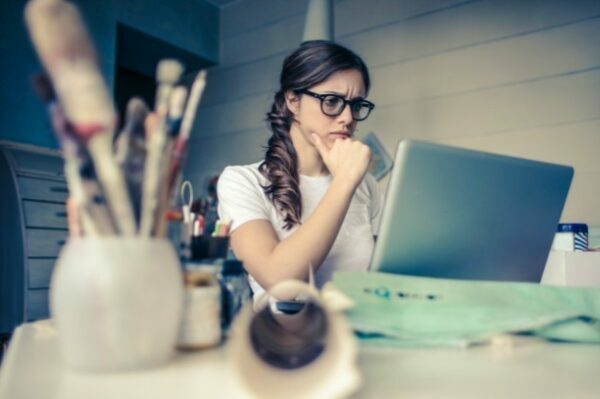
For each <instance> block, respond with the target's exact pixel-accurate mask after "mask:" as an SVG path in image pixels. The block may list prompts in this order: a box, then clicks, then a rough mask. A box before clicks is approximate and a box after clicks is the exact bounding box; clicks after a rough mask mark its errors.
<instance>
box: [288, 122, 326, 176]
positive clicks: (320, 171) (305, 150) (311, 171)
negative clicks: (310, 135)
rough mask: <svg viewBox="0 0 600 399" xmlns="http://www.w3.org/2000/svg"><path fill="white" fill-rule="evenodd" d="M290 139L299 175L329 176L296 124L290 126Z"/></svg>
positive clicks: (312, 146)
mask: <svg viewBox="0 0 600 399" xmlns="http://www.w3.org/2000/svg"><path fill="white" fill-rule="evenodd" d="M290 137H291V139H292V144H293V145H294V149H295V150H296V155H297V157H298V174H299V175H304V176H325V175H328V174H329V171H328V170H327V167H326V166H325V164H324V163H323V160H322V159H321V156H320V155H319V153H318V152H317V149H316V148H315V147H314V145H313V144H312V143H309V142H308V141H307V139H306V137H305V136H304V134H303V133H302V131H301V130H300V128H299V127H298V125H297V124H296V123H292V126H290Z"/></svg>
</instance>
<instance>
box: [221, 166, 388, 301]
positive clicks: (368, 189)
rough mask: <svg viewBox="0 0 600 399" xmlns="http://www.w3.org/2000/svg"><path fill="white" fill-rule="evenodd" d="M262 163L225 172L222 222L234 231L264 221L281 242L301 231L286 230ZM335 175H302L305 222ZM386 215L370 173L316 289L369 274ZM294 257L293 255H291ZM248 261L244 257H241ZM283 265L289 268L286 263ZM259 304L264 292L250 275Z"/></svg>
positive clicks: (321, 268) (323, 266)
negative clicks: (347, 275)
mask: <svg viewBox="0 0 600 399" xmlns="http://www.w3.org/2000/svg"><path fill="white" fill-rule="evenodd" d="M259 165H260V162H257V163H254V164H250V165H243V166H229V167H227V168H225V170H224V171H223V173H222V174H221V176H220V177H219V182H218V185H217V195H218V199H219V207H218V212H219V218H220V219H225V220H230V221H231V230H230V231H231V232H233V231H234V230H235V229H237V228H238V227H240V226H241V225H243V224H244V223H246V222H249V221H251V220H257V219H264V220H268V221H269V222H271V224H272V225H273V228H274V229H275V232H276V233H277V237H278V238H279V240H284V239H285V238H287V237H289V236H290V235H291V234H292V233H293V232H294V231H295V230H296V229H297V228H298V225H296V226H294V227H293V228H292V229H290V230H284V228H283V226H284V222H283V218H282V217H281V215H280V214H279V213H278V212H277V210H276V208H275V206H274V205H273V203H272V202H271V201H270V200H269V198H268V197H267V196H266V195H265V193H264V191H263V188H262V187H261V186H265V185H267V184H269V181H268V180H267V179H266V178H265V177H264V176H263V175H262V174H261V173H260V171H259V170H258V166H259ZM331 179H332V177H331V176H322V177H311V176H303V175H300V192H301V195H302V217H301V220H302V221H303V222H304V221H305V220H306V219H308V217H310V215H311V214H312V213H313V212H314V210H315V208H316V207H317V205H318V204H319V202H320V201H321V198H323V195H325V193H326V192H327V189H328V188H329V185H330V184H331ZM381 211H382V202H381V194H380V191H379V187H378V186H377V182H376V181H375V179H374V178H373V177H372V176H371V175H369V174H367V175H366V177H365V178H364V179H363V181H362V182H361V183H360V185H359V186H358V188H357V189H356V191H355V193H354V196H353V197H352V200H351V202H350V206H349V208H348V212H347V214H346V217H345V219H344V222H343V223H342V226H341V228H340V231H339V233H338V236H337V237H336V239H335V241H334V243H333V246H332V248H331V250H330V251H329V253H328V254H327V257H326V258H325V260H324V261H323V263H322V264H321V266H319V268H318V269H317V271H316V272H315V282H316V284H317V287H319V288H320V287H321V286H322V285H323V284H324V283H326V282H327V281H329V280H331V277H332V274H333V272H334V271H339V270H343V271H366V270H367V268H368V267H369V262H370V260H371V254H372V252H373V247H374V239H373V236H375V235H377V231H378V229H379V221H380V216H381ZM290 255H293V254H290ZM241 261H242V262H243V259H241ZM281 267H285V264H282V265H281ZM249 282H250V287H251V288H252V291H253V293H254V301H255V303H256V301H258V300H259V298H260V297H261V296H262V295H263V294H264V292H265V290H264V289H263V288H262V287H261V286H260V285H259V284H258V283H257V282H256V280H254V278H252V276H249Z"/></svg>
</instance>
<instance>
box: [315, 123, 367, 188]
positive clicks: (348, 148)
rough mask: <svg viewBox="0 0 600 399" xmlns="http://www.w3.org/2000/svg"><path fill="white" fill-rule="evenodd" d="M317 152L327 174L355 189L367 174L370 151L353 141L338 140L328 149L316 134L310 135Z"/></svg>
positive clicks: (360, 143)
mask: <svg viewBox="0 0 600 399" xmlns="http://www.w3.org/2000/svg"><path fill="white" fill-rule="evenodd" d="M312 137H313V142H314V144H315V147H316V148H317V151H318V152H319V154H320V155H321V158H322V159H323V163H324V164H325V166H326V167H327V169H329V173H331V175H332V176H333V177H334V178H335V179H340V180H341V181H344V182H347V183H349V184H351V185H352V188H356V187H357V186H358V184H359V183H360V182H361V181H362V179H363V177H364V176H365V174H366V173H367V168H368V166H369V161H370V159H371V149H370V148H369V146H367V145H366V144H364V143H362V142H360V141H358V140H354V139H338V140H335V141H334V142H333V145H332V146H331V148H328V147H327V146H326V145H325V143H323V140H321V138H320V137H319V136H317V135H316V134H313V135H312Z"/></svg>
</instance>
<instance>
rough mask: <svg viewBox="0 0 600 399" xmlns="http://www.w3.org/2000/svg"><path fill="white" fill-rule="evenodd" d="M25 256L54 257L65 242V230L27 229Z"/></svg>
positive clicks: (66, 234)
mask: <svg viewBox="0 0 600 399" xmlns="http://www.w3.org/2000/svg"><path fill="white" fill-rule="evenodd" d="M26 236H27V257H46V258H56V257H57V256H58V253H59V251H60V249H61V248H62V246H63V245H64V244H65V243H66V242H67V236H68V232H67V231H66V230H45V229H27V230H26Z"/></svg>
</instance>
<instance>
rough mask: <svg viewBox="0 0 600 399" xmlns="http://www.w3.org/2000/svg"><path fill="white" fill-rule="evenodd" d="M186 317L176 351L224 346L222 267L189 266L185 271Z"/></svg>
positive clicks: (195, 263) (212, 265)
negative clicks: (222, 340)
mask: <svg viewBox="0 0 600 399" xmlns="http://www.w3.org/2000/svg"><path fill="white" fill-rule="evenodd" d="M185 269H186V270H185V272H184V273H185V274H184V276H185V279H184V280H185V293H184V298H185V299H184V305H183V316H182V318H181V326H180V329H179V337H178V340H177V348H178V349H183V350H195V349H203V348H209V347H213V346H216V345H218V344H219V343H220V342H221V335H222V334H221V286H220V285H219V280H218V274H219V269H220V267H219V265H218V264H211V263H198V262H193V263H192V262H188V263H187V264H186V267H185Z"/></svg>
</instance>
